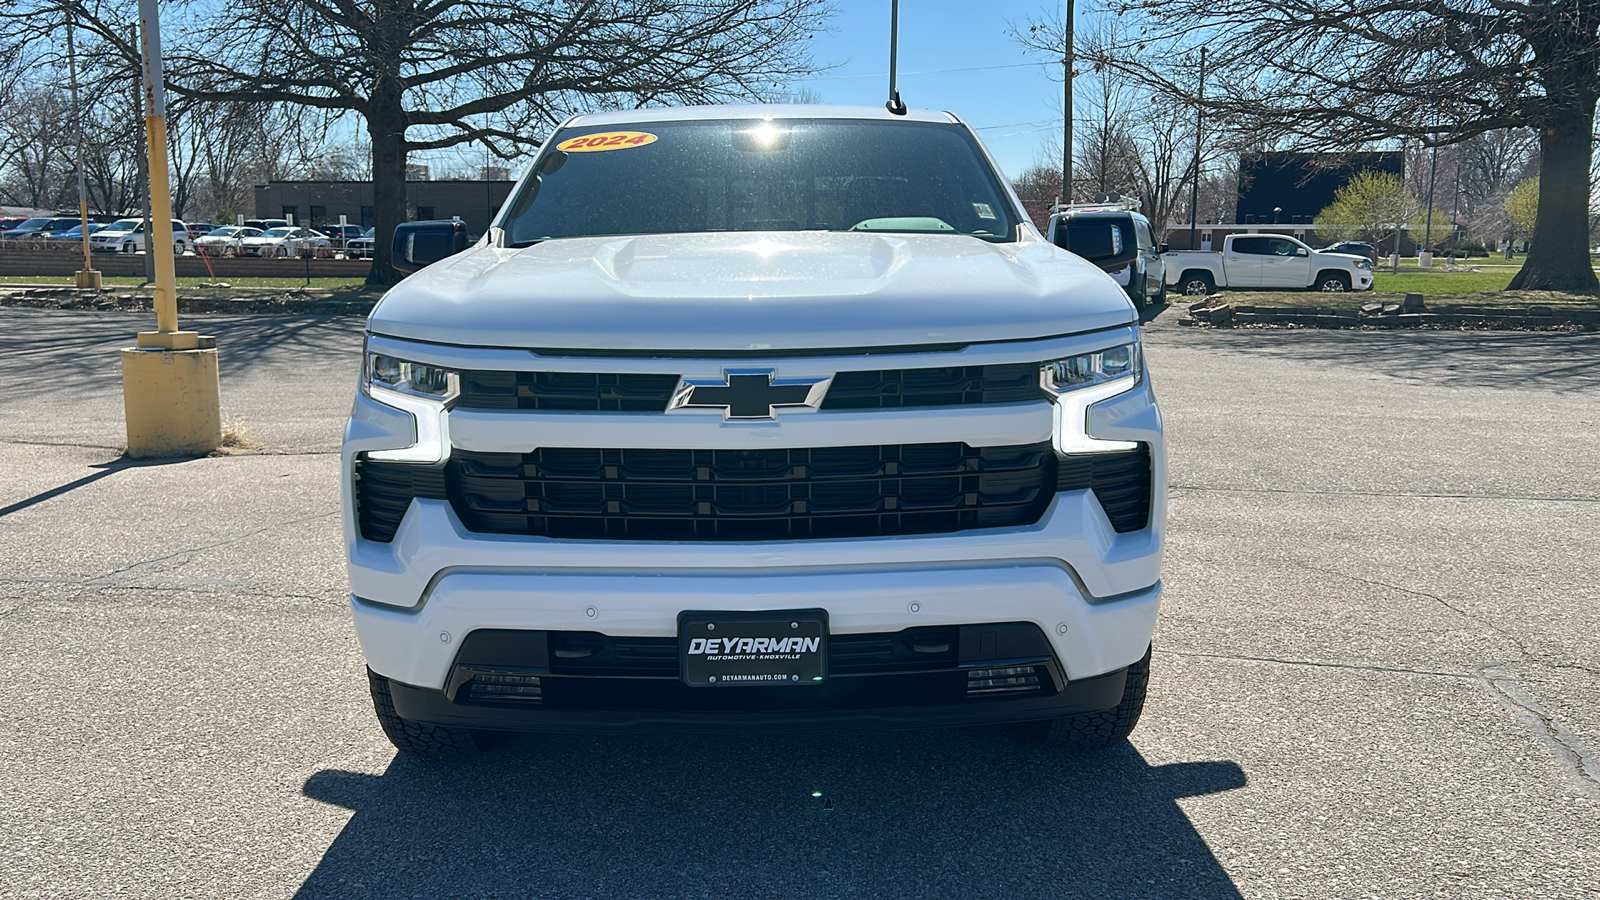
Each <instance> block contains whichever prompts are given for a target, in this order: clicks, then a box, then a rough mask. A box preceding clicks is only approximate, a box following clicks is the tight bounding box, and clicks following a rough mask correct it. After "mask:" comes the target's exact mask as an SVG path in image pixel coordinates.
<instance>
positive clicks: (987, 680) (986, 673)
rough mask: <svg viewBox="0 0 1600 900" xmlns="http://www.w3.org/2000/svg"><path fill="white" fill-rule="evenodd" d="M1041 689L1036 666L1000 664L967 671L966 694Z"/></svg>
mask: <svg viewBox="0 0 1600 900" xmlns="http://www.w3.org/2000/svg"><path fill="white" fill-rule="evenodd" d="M1040 689H1041V684H1040V682H1039V667H1038V666H1002V667H1000V668H994V669H971V670H968V672H967V696H969V697H973V696H977V695H980V694H1025V693H1029V692H1031V691H1037V690H1040Z"/></svg>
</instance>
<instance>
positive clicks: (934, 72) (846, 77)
mask: <svg viewBox="0 0 1600 900" xmlns="http://www.w3.org/2000/svg"><path fill="white" fill-rule="evenodd" d="M1041 65H1044V63H1036V62H1033V63H1011V64H1009V65H1004V66H972V67H970V68H966V69H924V70H922V71H920V72H901V73H900V75H901V76H905V75H944V74H946V73H949V72H989V71H993V70H995V69H1029V68H1033V67H1035V66H1041ZM888 77H889V73H888V72H879V73H877V74H876V75H823V76H820V77H816V78H796V79H795V81H798V82H805V81H854V80H857V79H861V78H888Z"/></svg>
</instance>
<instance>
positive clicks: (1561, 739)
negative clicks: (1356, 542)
mask: <svg viewBox="0 0 1600 900" xmlns="http://www.w3.org/2000/svg"><path fill="white" fill-rule="evenodd" d="M1305 568H1307V569H1310V570H1311V571H1314V572H1322V573H1324V574H1327V575H1333V576H1335V577H1338V578H1345V579H1348V580H1350V581H1356V582H1360V583H1361V584H1366V585H1371V586H1373V587H1381V588H1387V589H1389V590H1392V591H1398V592H1400V593H1402V594H1409V595H1411V596H1414V597H1423V598H1426V599H1428V600H1432V601H1434V602H1435V603H1437V604H1439V605H1440V606H1443V607H1444V608H1445V609H1448V610H1450V611H1451V612H1453V613H1455V614H1456V615H1458V616H1461V617H1462V618H1463V619H1466V620H1467V621H1468V622H1471V623H1473V624H1475V625H1477V626H1478V627H1480V628H1484V629H1487V630H1489V631H1492V632H1494V633H1495V634H1497V635H1499V636H1500V637H1502V638H1504V639H1505V640H1506V641H1508V642H1510V643H1511V644H1512V646H1514V647H1515V648H1516V651H1517V658H1516V659H1515V660H1511V661H1499V662H1491V663H1483V664H1481V665H1478V666H1476V667H1474V669H1473V673H1472V674H1471V675H1468V676H1459V677H1467V678H1471V679H1473V680H1475V681H1477V682H1479V683H1480V684H1482V685H1483V686H1484V687H1485V688H1486V689H1488V691H1489V692H1490V693H1491V694H1493V695H1494V696H1495V697H1496V698H1498V699H1499V701H1500V704H1501V705H1502V706H1504V707H1505V708H1507V709H1509V710H1511V712H1512V714H1513V715H1514V716H1515V717H1516V718H1517V719H1518V720H1519V721H1521V722H1522V723H1523V724H1524V725H1525V726H1527V728H1528V730H1529V731H1531V732H1533V734H1534V736H1535V737H1536V738H1538V739H1539V741H1540V742H1541V743H1543V744H1544V745H1545V746H1546V747H1548V748H1549V749H1550V752H1551V754H1552V755H1553V756H1554V757H1555V761H1556V764H1557V765H1558V766H1560V767H1561V769H1562V770H1563V771H1564V772H1566V774H1567V776H1568V777H1569V779H1570V780H1571V781H1572V782H1573V784H1575V785H1576V786H1577V789H1578V791H1579V792H1580V793H1581V794H1583V795H1584V796H1588V797H1590V798H1593V799H1600V759H1597V758H1596V757H1595V755H1594V754H1593V753H1591V752H1590V751H1589V750H1588V749H1587V748H1586V747H1585V746H1584V744H1583V742H1582V741H1580V740H1579V739H1578V736H1577V735H1575V734H1573V733H1572V730H1571V729H1569V728H1567V727H1566V726H1565V725H1563V724H1561V722H1560V721H1559V720H1557V719H1556V717H1555V716H1553V715H1551V714H1550V713H1549V712H1547V711H1545V709H1544V707H1542V706H1540V705H1539V702H1538V701H1537V700H1535V699H1533V697H1532V696H1530V695H1529V694H1528V693H1527V692H1526V691H1524V690H1523V689H1522V687H1521V684H1520V683H1519V682H1518V681H1517V679H1516V678H1515V677H1513V676H1512V675H1511V674H1509V673H1508V672H1506V671H1505V669H1506V667H1507V666H1512V665H1521V664H1533V665H1548V666H1554V667H1560V668H1572V669H1578V670H1580V671H1584V672H1591V673H1592V672H1593V671H1594V670H1593V669H1590V668H1588V667H1587V666H1582V665H1575V664H1564V663H1554V662H1549V661H1546V660H1544V659H1542V658H1540V657H1538V656H1537V655H1535V654H1533V653H1531V652H1530V651H1529V650H1528V647H1527V645H1526V644H1524V643H1523V642H1522V640H1521V639H1520V638H1518V637H1517V636H1516V635H1514V634H1512V633H1510V632H1509V631H1506V630H1505V629H1504V628H1501V627H1500V626H1498V625H1496V624H1494V623H1493V622H1491V621H1488V620H1487V619H1484V618H1483V617H1481V616H1478V615H1475V614H1473V613H1470V612H1468V611H1466V610H1465V609H1462V608H1461V607H1459V606H1456V605H1455V604H1454V603H1451V602H1450V601H1448V600H1446V599H1445V598H1443V597H1440V596H1438V595H1437V594H1430V593H1427V592H1426V591H1418V590H1413V589H1411V588H1405V587H1400V586H1399V585H1394V584H1388V583H1387V582H1382V581H1376V580H1374V579H1371V578H1362V577H1360V576H1359V575H1351V574H1349V573H1347V572H1340V571H1338V570H1335V569H1325V568H1322V567H1321V566H1312V565H1306V566H1305Z"/></svg>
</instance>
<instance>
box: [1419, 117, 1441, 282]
mask: <svg viewBox="0 0 1600 900" xmlns="http://www.w3.org/2000/svg"><path fill="white" fill-rule="evenodd" d="M1438 174H1439V145H1438V144H1434V145H1433V154H1432V156H1431V157H1430V158H1429V160H1428V216H1427V224H1426V225H1424V226H1423V228H1422V243H1423V246H1425V247H1426V248H1427V253H1428V259H1429V261H1430V262H1431V261H1432V259H1433V180H1434V178H1435V177H1436V176H1437V175H1438Z"/></svg>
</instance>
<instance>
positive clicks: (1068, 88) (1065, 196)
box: [1061, 0, 1073, 203]
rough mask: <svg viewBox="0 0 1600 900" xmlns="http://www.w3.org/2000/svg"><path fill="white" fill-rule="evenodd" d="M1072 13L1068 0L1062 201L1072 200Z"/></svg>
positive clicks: (1062, 72) (1062, 68)
mask: <svg viewBox="0 0 1600 900" xmlns="http://www.w3.org/2000/svg"><path fill="white" fill-rule="evenodd" d="M1072 14H1073V0H1067V15H1066V19H1065V20H1064V27H1063V28H1062V33H1063V35H1064V37H1065V42H1066V47H1065V50H1066V53H1065V55H1063V56H1062V57H1061V74H1062V76H1063V78H1062V84H1063V86H1062V91H1061V108H1062V110H1063V111H1064V113H1065V114H1064V115H1063V116H1062V121H1061V202H1062V203H1071V202H1072V62H1073V59H1072V37H1073V34H1072V31H1073V28H1072Z"/></svg>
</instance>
